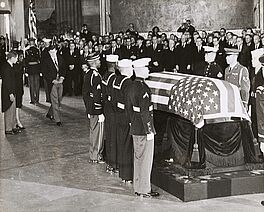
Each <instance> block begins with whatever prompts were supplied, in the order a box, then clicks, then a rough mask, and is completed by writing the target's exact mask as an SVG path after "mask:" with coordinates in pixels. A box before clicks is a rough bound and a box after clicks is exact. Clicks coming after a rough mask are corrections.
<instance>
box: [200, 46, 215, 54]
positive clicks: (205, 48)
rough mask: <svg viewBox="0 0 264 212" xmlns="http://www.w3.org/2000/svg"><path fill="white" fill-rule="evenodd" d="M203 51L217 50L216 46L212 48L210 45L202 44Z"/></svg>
mask: <svg viewBox="0 0 264 212" xmlns="http://www.w3.org/2000/svg"><path fill="white" fill-rule="evenodd" d="M203 48H204V51H205V52H207V53H209V52H217V51H218V49H217V48H214V47H211V46H204V47H203Z"/></svg>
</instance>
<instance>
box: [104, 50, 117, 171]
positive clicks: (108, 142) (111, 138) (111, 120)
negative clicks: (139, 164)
mask: <svg viewBox="0 0 264 212" xmlns="http://www.w3.org/2000/svg"><path fill="white" fill-rule="evenodd" d="M117 61H118V55H106V63H107V71H106V72H105V73H104V75H103V77H102V93H103V104H104V116H105V126H104V132H105V161H106V163H107V167H106V171H109V172H115V171H116V170H117V168H118V167H117V151H116V150H117V146H116V120H115V115H114V105H113V97H112V90H113V86H112V85H113V81H114V80H115V78H116V74H115V72H116V66H117Z"/></svg>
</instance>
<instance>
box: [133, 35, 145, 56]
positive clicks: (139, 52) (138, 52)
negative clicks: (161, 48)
mask: <svg viewBox="0 0 264 212" xmlns="http://www.w3.org/2000/svg"><path fill="white" fill-rule="evenodd" d="M143 42H144V38H143V37H142V36H138V38H137V45H136V47H135V57H136V59H140V58H144V57H145V56H146V47H145V45H144V44H143Z"/></svg>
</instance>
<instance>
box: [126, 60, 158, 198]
mask: <svg viewBox="0 0 264 212" xmlns="http://www.w3.org/2000/svg"><path fill="white" fill-rule="evenodd" d="M149 62H150V59H149V58H142V59H138V60H135V61H134V62H133V65H134V71H135V75H136V79H135V81H133V83H132V84H131V86H130V87H129V89H128V94H127V98H128V100H127V109H128V113H129V116H130V122H131V127H130V133H131V135H132V137H133V147H134V177H133V186H134V192H135V194H136V195H138V196H143V197H152V196H153V197H154V196H158V195H159V193H157V192H153V191H152V190H151V182H150V176H151V169H152V163H153V154H154V135H155V133H156V132H155V129H154V123H153V105H152V103H151V93H150V88H149V87H148V86H147V84H146V83H145V79H146V78H148V76H149V69H148V67H147V66H148V65H149Z"/></svg>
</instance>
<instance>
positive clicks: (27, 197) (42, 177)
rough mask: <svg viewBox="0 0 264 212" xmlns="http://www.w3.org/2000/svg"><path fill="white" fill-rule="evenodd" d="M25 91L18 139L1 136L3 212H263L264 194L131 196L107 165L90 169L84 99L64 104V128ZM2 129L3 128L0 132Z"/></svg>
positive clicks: (66, 100) (0, 200) (0, 203)
mask: <svg viewBox="0 0 264 212" xmlns="http://www.w3.org/2000/svg"><path fill="white" fill-rule="evenodd" d="M28 96H29V94H28V88H26V89H25V96H24V107H23V112H22V115H21V120H22V122H23V123H24V125H25V127H26V130H25V131H24V132H22V133H21V134H20V135H16V136H7V137H5V136H4V134H3V132H2V133H1V135H0V140H1V142H0V156H1V157H0V212H38V211H41V212H88V211H103V212H105V211H107V212H114V211H118V212H120V211H126V212H137V211H139V212H145V211H151V212H154V211H166V212H167V211H182V212H200V211H210V212H218V211H219V212H220V211H221V212H222V211H225V212H229V211H230V212H231V211H232V212H236V211H239V212H249V211H251V212H263V211H264V207H262V206H261V205H260V201H261V200H264V194H252V195H244V196H235V197H228V198H218V199H211V200H203V201H197V202H190V203H183V202H181V201H180V200H179V199H177V198H175V197H174V196H172V195H170V194H168V193H166V192H164V191H162V190H161V189H158V188H156V189H157V190H158V191H159V192H160V193H161V196H160V197H159V198H157V199H141V198H138V197H135V196H134V195H133V190H132V186H131V185H130V186H129V185H124V184H122V182H121V181H120V180H119V179H118V177H117V176H116V175H111V174H109V173H106V171H105V165H104V164H99V165H91V164H89V163H88V154H87V151H88V148H89V146H88V144H87V143H88V142H87V139H88V124H89V123H88V121H87V119H86V117H85V110H84V105H83V102H82V99H81V98H80V97H65V98H64V99H63V105H62V110H63V111H62V114H63V126H62V127H57V126H56V124H55V123H53V122H51V121H50V120H48V119H46V118H45V114H46V111H47V109H48V104H46V103H45V97H44V93H43V92H41V100H40V103H41V104H40V105H38V106H35V105H30V104H29V98H28ZM1 128H2V126H0V129H1Z"/></svg>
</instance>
